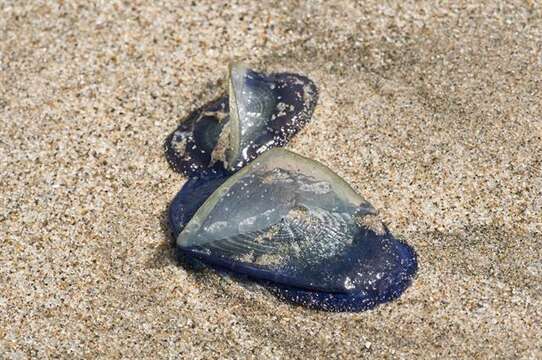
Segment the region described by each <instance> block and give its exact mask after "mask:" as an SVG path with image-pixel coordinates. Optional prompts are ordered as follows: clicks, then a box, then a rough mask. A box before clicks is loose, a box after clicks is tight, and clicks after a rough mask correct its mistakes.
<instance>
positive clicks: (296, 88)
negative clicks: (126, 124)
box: [165, 64, 318, 176]
mask: <svg viewBox="0 0 542 360" xmlns="http://www.w3.org/2000/svg"><path fill="white" fill-rule="evenodd" d="M228 91H229V92H228V95H224V96H222V97H220V98H218V99H216V100H214V101H212V102H210V103H208V104H206V105H204V106H203V107H201V108H200V109H198V110H196V111H194V112H192V113H191V114H190V115H188V117H187V118H186V119H185V120H184V121H182V122H181V124H180V125H179V126H178V128H177V129H176V130H175V131H173V132H172V133H171V134H170V135H169V136H168V137H167V139H166V141H165V152H166V158H167V160H168V162H169V163H170V165H171V166H172V167H173V168H174V169H175V170H176V171H178V172H181V173H183V174H185V175H188V176H195V175H198V174H199V173H201V172H202V171H205V170H207V169H209V168H213V167H214V166H215V164H216V163H219V164H222V165H223V166H224V167H225V168H227V169H228V170H229V171H237V170H239V169H240V168H241V167H243V166H244V165H245V164H247V163H248V162H250V161H252V160H253V159H255V158H256V157H257V156H259V155H260V154H262V153H263V152H265V151H266V150H268V149H271V148H273V147H281V146H284V145H286V144H287V143H288V141H289V140H290V139H291V138H292V137H293V136H294V135H295V134H296V133H297V132H299V130H301V129H302V128H303V127H304V126H305V125H306V123H307V122H309V120H310V119H311V116H312V113H313V111H314V107H315V105H316V101H317V98H318V90H317V88H316V85H315V84H314V83H313V82H312V81H311V80H310V79H309V78H307V77H305V76H303V75H299V74H293V73H286V72H282V73H271V74H264V73H260V72H256V71H254V70H251V69H249V68H248V67H246V66H244V65H241V64H234V65H231V66H230V67H229V74H228Z"/></svg>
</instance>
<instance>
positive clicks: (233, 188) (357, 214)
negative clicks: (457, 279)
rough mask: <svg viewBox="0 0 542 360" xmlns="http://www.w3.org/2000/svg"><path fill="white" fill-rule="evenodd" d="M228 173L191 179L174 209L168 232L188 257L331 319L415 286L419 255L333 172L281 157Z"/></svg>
mask: <svg viewBox="0 0 542 360" xmlns="http://www.w3.org/2000/svg"><path fill="white" fill-rule="evenodd" d="M229 174H230V173H229V172H228V171H226V170H223V169H221V170H220V171H214V172H212V173H210V175H207V174H206V176H207V177H201V178H197V179H191V180H189V182H188V183H187V184H186V185H185V187H183V189H182V190H181V192H180V193H179V195H178V196H177V197H176V198H175V200H174V201H173V203H172V205H171V207H170V223H171V226H172V229H173V233H174V235H175V236H177V238H176V239H177V240H176V245H177V248H178V250H179V251H180V252H182V253H183V254H185V255H186V256H189V257H193V258H196V259H198V260H200V261H202V262H204V263H206V264H208V265H211V266H214V267H219V268H223V269H227V270H229V271H232V272H234V273H236V274H241V275H246V276H248V277H250V278H252V279H255V280H258V281H263V282H265V283H266V284H267V285H268V286H270V287H271V288H272V289H273V291H274V292H276V294H277V295H278V296H279V297H281V298H284V299H286V300H289V301H292V302H295V303H300V304H303V305H306V306H310V307H316V308H320V309H326V310H335V311H359V310H363V309H367V308H370V307H372V306H374V305H376V304H378V303H381V302H384V301H388V300H391V299H393V298H395V297H397V296H399V295H400V294H401V292H402V291H403V290H404V289H405V288H406V287H407V286H408V284H409V283H410V280H411V278H412V276H413V275H414V273H415V271H416V267H417V263H416V257H415V254H414V251H413V250H412V249H411V248H410V247H409V246H408V245H406V244H404V243H403V242H401V241H398V240H396V239H395V238H393V236H392V235H391V234H390V233H389V231H387V229H386V228H385V227H384V226H383V225H382V224H381V223H380V221H379V220H378V218H377V216H376V212H375V210H374V209H373V207H372V206H371V205H370V204H369V203H368V202H367V201H365V200H364V199H363V198H361V197H360V196H359V195H358V194H357V193H356V192H355V191H354V190H353V189H352V188H351V187H350V186H349V185H348V184H347V183H346V182H344V181H343V180H342V179H341V178H340V177H338V176H337V175H336V174H334V173H333V172H332V171H331V170H330V169H328V168H327V167H325V166H323V165H322V164H320V163H318V162H316V161H312V160H309V159H306V158H304V157H302V156H299V155H296V154H294V153H292V152H289V151H287V150H283V149H273V150H270V151H268V152H266V153H264V154H263V155H261V156H259V157H258V158H257V159H256V160H253V162H251V163H250V164H248V165H246V166H245V167H244V168H242V169H241V170H240V171H239V172H237V173H235V174H233V175H231V177H228V176H229ZM215 189H216V190H215ZM209 195H210V196H209ZM206 196H209V197H208V198H207V199H206V200H204V199H205V198H206ZM196 209H197V210H196ZM180 213H183V214H182V215H180Z"/></svg>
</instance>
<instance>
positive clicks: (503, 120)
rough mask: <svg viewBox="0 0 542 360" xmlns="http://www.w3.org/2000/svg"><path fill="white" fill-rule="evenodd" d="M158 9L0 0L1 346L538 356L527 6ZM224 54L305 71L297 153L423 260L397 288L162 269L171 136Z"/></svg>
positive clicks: (541, 228)
mask: <svg viewBox="0 0 542 360" xmlns="http://www.w3.org/2000/svg"><path fill="white" fill-rule="evenodd" d="M148 3H150V2H147V1H125V2H121V1H113V2H106V1H100V2H99V5H91V4H88V3H87V1H86V0H85V1H84V0H80V1H59V2H56V3H55V2H53V1H50V2H38V1H30V2H27V1H19V0H17V1H9V0H8V1H6V0H3V1H2V0H0V174H1V177H0V189H1V190H0V191H1V192H0V357H2V358H25V357H26V356H35V357H39V358H43V357H45V356H47V355H49V356H61V357H73V356H75V357H88V358H93V357H96V356H106V357H110V358H118V357H132V356H137V357H145V358H147V357H177V356H179V355H184V356H188V355H189V357H188V358H191V359H199V358H202V359H203V358H216V357H220V356H224V357H228V358H230V357H238V358H246V357H254V358H256V357H260V358H270V357H277V358H290V357H294V358H314V357H316V358H328V357H330V356H331V355H337V356H338V357H343V358H346V357H362V356H369V357H374V358H381V357H382V356H383V355H384V356H386V357H397V358H400V357H403V358H410V357H413V356H415V355H416V356H420V357H424V358H437V357H438V358H451V357H461V358H467V357H472V356H474V357H477V358H486V357H498V358H514V357H516V356H519V357H520V358H536V357H538V358H540V357H542V350H541V349H542V343H541V338H542V331H541V327H542V323H541V320H542V300H541V293H542V286H541V281H542V250H541V246H542V118H541V116H542V100H541V99H542V10H541V5H540V3H537V2H536V1H519V2H517V3H516V4H514V5H507V4H505V2H504V1H503V2H499V3H498V4H495V2H487V3H481V2H480V3H479V4H478V3H472V2H469V3H468V4H462V5H459V4H455V5H442V6H435V5H431V3H432V2H428V3H426V4H422V3H420V4H416V5H414V4H403V5H400V4H399V3H397V4H380V3H381V2H380V1H363V2H362V4H361V5H356V4H355V3H354V2H348V1H329V2H328V1H322V2H319V1H310V2H306V3H303V2H294V1H273V2H264V3H260V1H253V2H242V3H239V2H235V3H234V4H230V5H227V6H223V5H219V4H216V2H215V1H211V0H210V1H199V0H198V1H193V2H190V1H159V2H155V4H154V5H149V4H148ZM401 3H402V2H401ZM231 60H242V61H245V62H247V63H249V64H251V65H253V66H254V67H256V68H259V69H264V70H289V71H297V72H301V73H304V74H306V75H308V76H309V77H311V78H312V79H313V80H314V81H315V82H316V83H317V85H318V86H319V88H320V100H319V105H318V106H317V109H316V112H315V116H314V120H313V122H312V123H311V124H310V125H309V126H307V127H306V128H305V129H304V130H303V131H302V132H301V133H300V134H299V135H298V136H297V138H296V139H295V141H293V142H292V144H291V146H290V148H291V149H293V150H294V151H297V152H299V153H301V154H304V155H309V156H311V157H312V158H315V159H317V160H319V161H321V162H323V163H324V164H326V165H328V166H329V167H331V168H332V169H334V170H335V171H336V172H337V173H339V174H340V175H341V176H343V177H344V178H345V179H346V180H347V181H349V182H350V183H352V184H353V185H354V187H355V188H356V189H357V190H358V191H359V192H360V193H361V194H363V195H364V196H365V197H366V198H367V199H369V200H370V201H371V202H372V203H373V204H374V205H375V207H377V208H378V209H380V211H381V213H382V216H383V217H384V218H385V220H386V222H387V223H388V224H389V226H390V228H391V229H392V231H393V232H394V233H395V234H397V235H399V236H400V237H401V238H403V239H406V240H407V241H408V242H409V243H410V244H412V245H413V246H414V248H415V249H416V250H417V252H418V255H419V260H420V265H421V268H420V270H419V273H418V276H417V278H416V280H415V282H414V284H413V286H412V287H411V288H409V289H408V290H407V292H406V293H405V294H404V295H403V296H402V297H401V298H400V299H399V301H395V302H393V303H391V304H387V305H384V306H380V307H378V308H377V309H375V310H373V311H369V312H365V313H359V314H330V313H324V312H317V311H310V310H306V309H304V308H300V307H293V306H290V305H287V304H284V303H281V302H279V301H277V300H276V299H275V298H273V297H272V296H270V295H269V294H267V293H266V292H265V291H264V290H262V289H258V288H254V287H253V286H248V285H240V284H238V283H236V282H234V281H232V280H229V279H225V278H221V277H219V276H217V275H216V274H214V273H213V272H211V271H206V272H202V273H194V272H191V271H187V270H186V269H185V268H183V267H182V266H180V265H179V264H177V263H176V262H175V260H174V259H173V257H172V251H171V248H170V246H169V244H168V237H167V230H166V228H165V225H164V224H165V222H164V216H165V211H166V208H167V205H168V202H169V201H170V200H171V199H172V198H173V196H174V195H175V194H176V192H177V191H178V190H179V188H180V186H181V185H182V183H183V182H184V180H185V179H184V178H183V177H182V176H180V175H179V174H177V173H175V172H173V171H172V170H171V169H170V168H169V167H168V165H167V163H166V160H165V158H164V156H163V150H162V142H163V141H164V139H165V137H166V136H167V135H168V134H169V132H170V131H172V130H173V129H174V128H175V127H176V125H177V124H178V122H179V121H180V120H181V119H182V118H183V117H184V116H186V115H187V114H188V113H189V112H190V111H191V110H193V109H195V108H196V107H198V106H200V105H202V104H203V103H205V102H207V101H209V100H211V99H212V98H214V97H215V96H218V95H219V94H220V93H221V92H222V89H223V88H224V79H225V75H226V70H227V63H228V62H229V61H231Z"/></svg>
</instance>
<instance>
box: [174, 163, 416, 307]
mask: <svg viewBox="0 0 542 360" xmlns="http://www.w3.org/2000/svg"><path fill="white" fill-rule="evenodd" d="M229 176H231V173H230V172H228V171H227V170H225V169H224V168H223V167H222V166H221V165H220V164H217V165H215V166H214V167H213V168H212V169H208V170H206V171H203V172H200V174H199V175H198V176H196V177H192V178H190V179H189V180H188V181H187V182H186V183H185V185H184V186H183V187H182V189H181V191H180V192H179V193H178V194H177V195H176V196H175V198H174V199H173V201H172V202H171V204H170V208H169V225H170V229H171V232H172V234H173V238H174V239H177V237H178V235H179V233H180V232H181V231H182V230H183V228H184V226H185V225H186V224H187V223H188V222H189V221H190V219H191V218H192V216H193V215H194V214H195V213H196V211H197V210H198V209H199V208H200V207H201V205H202V204H203V203H204V202H205V200H207V198H208V197H209V196H210V195H211V194H212V193H213V192H214V191H215V190H216V189H217V188H218V187H219V186H220V185H222V184H223V183H224V181H226V180H227V178H228V177H229ZM176 249H177V252H178V255H179V256H184V257H187V258H195V259H197V260H199V261H201V262H203V263H205V264H207V265H209V266H211V267H214V268H216V269H217V270H220V271H224V270H226V271H228V272H231V273H233V275H236V276H239V275H241V276H246V277H248V278H249V279H251V280H255V281H258V282H260V283H262V284H263V285H265V286H267V287H268V288H269V289H270V291H271V292H272V293H274V294H275V295H276V296H277V297H278V298H280V299H283V300H285V301H289V302H292V303H295V304H301V305H304V306H307V307H310V308H315V309H321V310H327V311H363V310H367V309H370V308H373V307H374V306H376V305H378V304H381V303H384V302H387V301H391V300H393V299H396V298H397V297H399V296H400V295H401V294H402V293H403V291H404V290H405V289H406V288H407V287H408V286H409V285H410V283H411V281H412V278H413V277H414V274H415V273H416V270H417V260H416V254H415V252H414V250H413V249H412V248H411V247H410V246H409V245H407V244H406V243H404V242H402V241H400V240H397V239H395V238H394V237H393V236H392V234H391V233H390V232H389V231H386V232H385V233H384V234H381V235H378V234H376V233H375V232H374V231H372V230H370V229H366V228H360V231H359V233H358V234H357V235H356V237H355V240H354V241H353V245H352V246H351V247H349V249H348V252H347V253H345V254H342V256H340V257H338V258H337V259H336V261H330V262H326V263H324V264H321V265H320V266H319V268H318V269H315V268H313V269H309V270H308V271H311V272H313V271H314V272H321V273H322V274H326V273H328V274H329V273H333V272H340V271H341V270H342V269H345V268H350V267H355V268H359V269H360V278H359V279H358V280H359V282H358V284H357V285H356V287H355V288H354V289H353V290H352V291H337V292H329V291H319V290H315V289H314V288H307V287H304V286H303V284H300V283H299V278H297V279H296V281H290V279H289V278H288V274H287V272H286V273H285V272H280V271H276V272H274V271H270V270H269V269H263V268H259V267H257V266H254V265H252V264H247V263H241V262H238V261H234V260H232V259H229V258H226V257H222V256H219V255H214V254H212V253H210V254H203V253H201V252H198V251H193V250H194V249H190V248H182V247H179V246H176ZM377 274H380V275H377ZM341 285H342V284H338V286H337V288H340V287H341Z"/></svg>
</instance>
